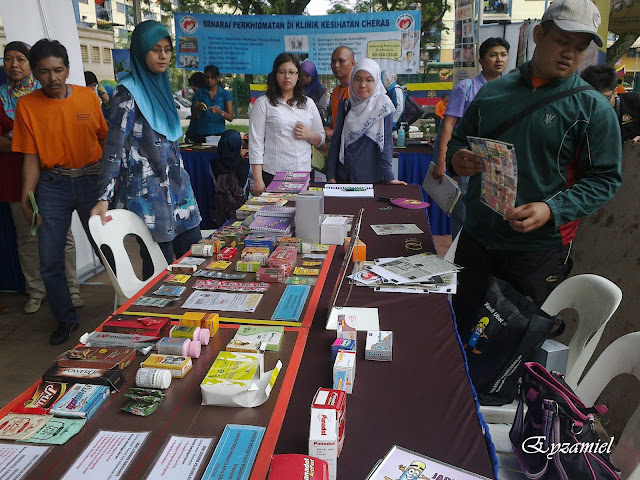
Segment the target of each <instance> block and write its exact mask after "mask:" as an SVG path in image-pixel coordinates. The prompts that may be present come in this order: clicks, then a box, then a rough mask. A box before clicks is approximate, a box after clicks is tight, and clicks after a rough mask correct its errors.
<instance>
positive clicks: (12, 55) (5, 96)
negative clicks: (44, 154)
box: [0, 42, 84, 313]
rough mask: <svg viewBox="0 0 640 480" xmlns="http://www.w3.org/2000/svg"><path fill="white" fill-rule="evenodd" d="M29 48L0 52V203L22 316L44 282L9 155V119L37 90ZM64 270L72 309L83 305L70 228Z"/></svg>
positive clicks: (14, 159)
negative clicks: (10, 226)
mask: <svg viewBox="0 0 640 480" xmlns="http://www.w3.org/2000/svg"><path fill="white" fill-rule="evenodd" d="M28 57H29V47H28V45H27V44H26V43H23V42H10V43H8V44H7V46H6V47H5V49H4V59H3V63H4V71H5V74H6V75H7V79H8V82H7V83H5V84H4V85H2V86H0V101H1V102H2V106H1V107H0V131H1V135H2V136H0V185H1V186H2V188H0V201H1V202H9V206H10V208H11V214H12V216H13V223H14V225H15V227H16V240H17V242H16V243H17V245H18V257H19V259H20V267H21V269H22V274H23V275H24V279H25V286H26V290H27V295H29V299H28V300H27V303H25V305H24V311H25V313H35V312H37V311H38V310H40V305H41V304H42V300H43V299H44V298H45V296H46V290H45V286H44V281H43V280H42V277H41V276H40V254H39V252H38V249H39V246H38V236H37V235H31V222H30V221H27V219H26V218H25V217H24V213H23V212H22V203H21V198H22V163H23V161H24V155H22V154H21V153H13V152H11V139H12V136H13V119H14V117H15V108H16V105H17V103H18V100H19V99H20V97H23V96H24V95H26V94H27V93H31V92H33V91H34V90H35V89H37V88H39V87H40V84H39V83H38V81H37V80H36V79H35V78H34V77H33V74H32V73H31V66H30V64H29V58H28ZM64 260H65V261H64V267H65V268H64V270H65V277H66V279H67V285H68V287H69V292H70V293H71V302H72V303H73V306H74V307H76V308H79V307H82V306H83V305H84V300H82V297H81V296H80V282H79V281H78V273H77V271H76V245H75V242H74V239H73V234H72V233H71V229H69V231H68V232H67V243H66V245H65V249H64Z"/></svg>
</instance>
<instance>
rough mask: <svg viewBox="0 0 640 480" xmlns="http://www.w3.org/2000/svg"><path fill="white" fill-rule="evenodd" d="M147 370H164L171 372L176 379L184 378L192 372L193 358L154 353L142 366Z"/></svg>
mask: <svg viewBox="0 0 640 480" xmlns="http://www.w3.org/2000/svg"><path fill="white" fill-rule="evenodd" d="M140 366H141V367H146V368H162V369H166V370H169V371H170V372H171V376H172V377H174V378H182V377H184V376H185V375H186V374H187V372H189V370H191V367H192V363H191V357H183V356H179V355H162V354H160V353H152V354H151V355H149V358H147V359H146V360H145V361H144V362H142V363H141V364H140Z"/></svg>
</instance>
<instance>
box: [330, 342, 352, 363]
mask: <svg viewBox="0 0 640 480" xmlns="http://www.w3.org/2000/svg"><path fill="white" fill-rule="evenodd" d="M340 350H347V351H351V352H355V351H356V341H355V340H348V339H346V338H336V341H335V342H333V345H331V361H332V362H335V361H336V355H338V351H340Z"/></svg>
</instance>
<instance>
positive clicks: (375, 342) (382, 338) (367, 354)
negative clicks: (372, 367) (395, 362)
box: [364, 330, 393, 362]
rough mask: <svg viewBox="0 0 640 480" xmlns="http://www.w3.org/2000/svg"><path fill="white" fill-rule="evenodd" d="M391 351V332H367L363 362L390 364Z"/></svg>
mask: <svg viewBox="0 0 640 480" xmlns="http://www.w3.org/2000/svg"><path fill="white" fill-rule="evenodd" d="M392 349H393V332H390V331H384V330H374V331H370V332H367V343H366V344H365V347H364V358H365V360H378V361H385V362H390V361H391V358H392V355H391V354H392Z"/></svg>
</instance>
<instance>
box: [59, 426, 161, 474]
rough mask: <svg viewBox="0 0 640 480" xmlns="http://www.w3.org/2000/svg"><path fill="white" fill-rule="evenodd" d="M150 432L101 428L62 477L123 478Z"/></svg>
mask: <svg viewBox="0 0 640 480" xmlns="http://www.w3.org/2000/svg"><path fill="white" fill-rule="evenodd" d="M148 435H149V432H110V431H107V430H100V431H99V432H98V433H97V434H96V436H95V437H93V440H91V443H90V444H89V445H87V447H86V448H85V449H84V450H83V451H82V453H81V454H80V456H78V458H77V459H76V461H75V462H74V463H73V465H71V467H70V468H69V470H67V473H66V474H65V475H64V477H62V480H87V479H91V480H117V479H119V478H122V477H123V475H124V474H125V473H126V471H127V468H128V467H129V465H130V464H131V462H132V461H133V459H134V458H135V456H136V454H137V453H138V450H140V447H141V446H142V444H143V443H144V441H145V440H146V438H147V436H148Z"/></svg>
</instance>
